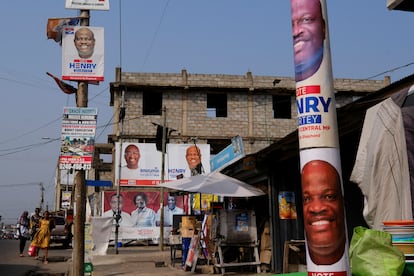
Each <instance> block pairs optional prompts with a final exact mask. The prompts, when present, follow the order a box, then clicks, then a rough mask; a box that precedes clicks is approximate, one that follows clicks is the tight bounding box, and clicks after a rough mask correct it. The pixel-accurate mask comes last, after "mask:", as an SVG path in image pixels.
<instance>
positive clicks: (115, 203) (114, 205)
mask: <svg viewBox="0 0 414 276" xmlns="http://www.w3.org/2000/svg"><path fill="white" fill-rule="evenodd" d="M123 203H124V200H123V198H122V196H119V210H122V206H123ZM110 205H111V209H112V211H114V212H117V211H118V198H117V196H112V197H111V202H110Z"/></svg>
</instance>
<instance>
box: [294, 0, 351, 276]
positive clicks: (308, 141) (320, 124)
mask: <svg viewBox="0 0 414 276" xmlns="http://www.w3.org/2000/svg"><path fill="white" fill-rule="evenodd" d="M326 2H327V1H326V0H290V4H291V20H292V21H291V23H292V38H293V52H294V55H293V56H294V65H295V81H296V106H297V111H298V140H299V154H300V163H301V185H302V191H301V192H302V199H303V206H302V207H303V217H304V218H303V219H304V228H305V239H306V263H307V271H308V275H332V276H345V275H351V273H350V267H349V254H348V246H347V244H348V242H347V239H348V237H347V232H346V225H345V224H346V223H345V208H344V199H343V190H342V172H341V164H340V154H339V135H338V123H337V116H336V103H335V92H334V85H333V73H332V64H331V53H330V43H329V30H328V16H327V7H326Z"/></svg>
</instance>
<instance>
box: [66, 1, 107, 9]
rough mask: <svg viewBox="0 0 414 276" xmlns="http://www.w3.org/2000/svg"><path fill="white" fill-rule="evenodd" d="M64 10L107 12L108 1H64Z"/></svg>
mask: <svg viewBox="0 0 414 276" xmlns="http://www.w3.org/2000/svg"><path fill="white" fill-rule="evenodd" d="M65 8H66V9H77V10H101V11H109V0H66V3H65Z"/></svg>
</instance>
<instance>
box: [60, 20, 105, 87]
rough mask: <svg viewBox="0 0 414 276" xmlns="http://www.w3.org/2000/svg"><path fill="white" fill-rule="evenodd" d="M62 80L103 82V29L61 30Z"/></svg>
mask: <svg viewBox="0 0 414 276" xmlns="http://www.w3.org/2000/svg"><path fill="white" fill-rule="evenodd" d="M62 79H63V80H72V81H104V28H101V27H88V26H65V27H64V28H63V33H62Z"/></svg>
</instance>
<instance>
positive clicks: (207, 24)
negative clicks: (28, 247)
mask: <svg viewBox="0 0 414 276" xmlns="http://www.w3.org/2000/svg"><path fill="white" fill-rule="evenodd" d="M327 2H328V3H327V11H328V24H329V25H328V26H329V35H330V47H331V56H332V67H333V73H334V78H352V79H368V78H369V79H383V78H384V76H390V77H391V81H392V82H394V81H397V80H399V79H401V78H403V77H405V76H408V75H410V74H412V73H413V70H414V65H413V63H414V51H413V45H414V35H413V31H412V25H413V24H412V22H413V21H414V13H412V12H404V11H389V10H388V9H387V8H386V0H383V1H378V0H365V1H360V0H348V1H327ZM77 15H78V10H70V9H65V0H39V1H24V0H14V1H0V23H1V24H0V25H1V26H2V33H1V35H2V42H1V43H0V55H1V62H0V87H1V89H2V92H3V93H2V94H3V98H2V100H1V101H0V110H1V115H2V116H0V127H1V129H2V131H1V135H0V177H1V178H0V215H1V216H2V218H3V220H2V221H3V222H5V223H15V221H16V220H17V218H18V217H19V216H20V214H21V213H22V212H23V211H24V210H28V211H29V212H30V213H31V212H33V211H34V208H36V207H38V206H39V205H40V199H41V194H42V193H41V187H42V186H43V187H44V208H46V205H47V206H48V207H49V209H52V210H53V209H54V208H55V207H54V198H55V175H56V168H57V161H58V157H59V153H60V152H59V150H60V141H59V139H60V133H61V123H62V122H61V117H62V112H63V107H64V106H76V102H75V96H74V95H66V94H64V93H63V92H61V90H60V89H59V88H58V87H57V86H56V84H55V82H54V81H53V79H52V78H50V77H49V76H47V75H46V72H50V73H52V74H54V75H56V76H59V77H60V76H61V74H62V66H61V65H62V64H61V54H62V51H61V47H60V45H59V44H58V43H56V42H54V41H53V40H48V39H47V37H46V23H47V19H48V18H53V17H71V16H77ZM90 16H91V17H90V26H96V27H103V28H104V29H105V81H103V82H101V83H100V84H99V85H98V86H95V85H89V100H88V106H89V107H97V108H98V124H97V131H96V141H97V142H98V143H105V142H107V135H108V134H109V133H111V132H112V124H113V123H114V120H113V118H112V116H113V112H112V108H111V107H110V106H109V100H110V98H109V84H110V82H113V81H114V77H115V68H116V67H118V66H121V67H122V71H123V72H157V73H180V72H181V70H182V69H186V70H187V72H188V73H189V74H234V75H244V74H246V72H248V71H251V72H252V74H253V75H263V76H280V77H293V48H292V36H291V34H292V30H291V23H290V1H288V0H226V1H223V0H191V1H189V0H145V1H144V0H110V11H91V12H90ZM70 84H72V85H73V86H76V85H77V84H76V82H70Z"/></svg>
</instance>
